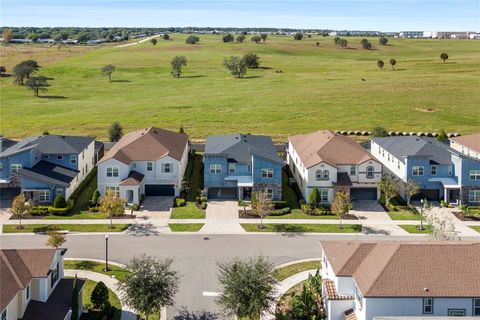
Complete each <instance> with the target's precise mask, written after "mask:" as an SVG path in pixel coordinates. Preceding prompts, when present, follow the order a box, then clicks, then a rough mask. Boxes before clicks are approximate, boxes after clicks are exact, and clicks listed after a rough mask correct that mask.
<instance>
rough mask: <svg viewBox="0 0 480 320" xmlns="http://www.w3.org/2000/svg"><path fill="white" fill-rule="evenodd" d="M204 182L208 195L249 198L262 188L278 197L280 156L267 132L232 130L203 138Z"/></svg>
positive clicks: (277, 198)
mask: <svg viewBox="0 0 480 320" xmlns="http://www.w3.org/2000/svg"><path fill="white" fill-rule="evenodd" d="M203 160H204V169H205V170H204V185H205V189H206V190H207V194H208V198H210V199H244V200H250V197H251V194H252V192H257V191H264V192H267V193H268V194H269V195H271V197H272V199H275V200H280V199H281V198H282V167H283V160H282V159H281V158H280V157H278V155H277V151H276V149H275V146H274V145H273V142H272V139H271V138H270V137H267V136H257V135H245V134H232V135H225V136H211V137H208V138H207V143H206V145H205V153H204V157H203Z"/></svg>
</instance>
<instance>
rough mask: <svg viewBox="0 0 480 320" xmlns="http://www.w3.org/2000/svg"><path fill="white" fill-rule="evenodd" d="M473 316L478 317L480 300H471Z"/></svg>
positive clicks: (479, 314)
mask: <svg viewBox="0 0 480 320" xmlns="http://www.w3.org/2000/svg"><path fill="white" fill-rule="evenodd" d="M473 315H474V316H480V298H474V299H473Z"/></svg>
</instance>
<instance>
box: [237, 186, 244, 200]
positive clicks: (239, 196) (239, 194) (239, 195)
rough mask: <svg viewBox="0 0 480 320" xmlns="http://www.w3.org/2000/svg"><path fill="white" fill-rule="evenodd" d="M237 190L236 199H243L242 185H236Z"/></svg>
mask: <svg viewBox="0 0 480 320" xmlns="http://www.w3.org/2000/svg"><path fill="white" fill-rule="evenodd" d="M237 190H238V200H243V197H242V187H237Z"/></svg>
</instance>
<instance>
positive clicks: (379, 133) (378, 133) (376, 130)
mask: <svg viewBox="0 0 480 320" xmlns="http://www.w3.org/2000/svg"><path fill="white" fill-rule="evenodd" d="M371 136H372V137H386V136H388V132H387V130H385V128H384V127H373V129H372V132H371Z"/></svg>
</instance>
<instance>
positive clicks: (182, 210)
mask: <svg viewBox="0 0 480 320" xmlns="http://www.w3.org/2000/svg"><path fill="white" fill-rule="evenodd" d="M170 219H205V211H203V210H202V209H198V208H197V206H196V205H195V203H193V202H187V205H186V206H183V207H175V208H172V214H171V216H170Z"/></svg>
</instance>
